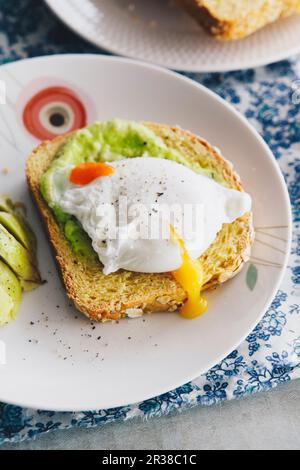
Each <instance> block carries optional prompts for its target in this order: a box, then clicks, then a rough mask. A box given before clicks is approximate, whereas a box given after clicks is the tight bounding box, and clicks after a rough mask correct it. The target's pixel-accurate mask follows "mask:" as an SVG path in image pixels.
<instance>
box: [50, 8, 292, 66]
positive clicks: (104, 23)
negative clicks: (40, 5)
mask: <svg viewBox="0 0 300 470" xmlns="http://www.w3.org/2000/svg"><path fill="white" fill-rule="evenodd" d="M46 2H47V4H48V5H49V6H50V7H51V9H52V10H53V11H54V12H55V13H56V14H57V15H58V16H59V17H60V18H61V19H62V20H63V21H64V22H65V23H66V24H67V25H68V26H69V27H71V28H72V29H73V30H74V31H75V32H77V33H78V34H81V35H82V36H83V37H84V38H85V39H87V40H89V41H91V42H92V43H94V44H96V45H97V46H99V47H102V48H104V49H107V50H109V51H112V52H113V53H115V54H119V55H123V56H126V57H132V58H135V59H140V60H144V61H148V62H151V63H155V64H159V65H163V66H165V67H168V68H171V69H176V70H185V71H194V72H221V71H227V70H238V69H244V68H248V67H257V66H259V65H264V64H269V63H271V62H276V61H278V60H281V59H285V58H287V57H289V56H291V55H293V54H296V53H298V52H300V16H294V17H291V18H286V19H283V20H280V21H278V22H276V23H274V24H272V25H269V26H267V27H265V28H264V29H262V30H261V31H258V32H257V33H255V34H253V35H252V36H250V37H248V38H246V39H244V40H242V41H236V42H229V43H221V42H219V41H216V40H215V39H213V38H211V37H209V36H208V35H207V34H206V33H205V32H203V31H202V30H201V28H200V27H199V26H198V24H197V23H196V22H195V21H194V20H193V19H192V18H191V17H190V16H189V15H187V14H186V13H185V12H184V11H182V10H181V9H180V8H178V7H176V6H175V2H174V1H172V0H171V1H170V0H151V1H149V0H132V1H131V0H64V1H61V0H46Z"/></svg>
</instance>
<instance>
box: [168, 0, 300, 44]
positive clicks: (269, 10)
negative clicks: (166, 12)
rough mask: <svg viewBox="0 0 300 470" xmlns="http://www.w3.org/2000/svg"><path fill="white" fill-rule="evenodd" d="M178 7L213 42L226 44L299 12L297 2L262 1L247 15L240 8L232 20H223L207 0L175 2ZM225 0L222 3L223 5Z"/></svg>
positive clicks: (299, 3) (297, 0) (299, 8)
mask: <svg viewBox="0 0 300 470" xmlns="http://www.w3.org/2000/svg"><path fill="white" fill-rule="evenodd" d="M177 3H178V5H179V6H181V7H183V8H185V9H186V11H187V12H188V13H190V14H191V15H192V16H193V17H194V18H195V20H196V21H198V23H199V24H200V25H201V26H202V27H203V28H204V29H205V30H206V31H208V32H209V33H210V34H211V35H213V36H214V37H216V38H217V39H220V40H223V41H228V40H235V39H242V38H244V37H246V36H249V35H250V34H252V33H254V32H255V31H257V30H258V29H260V28H262V27H264V26H266V25H267V24H269V23H272V22H274V21H276V20H278V19H279V18H281V17H286V16H290V15H292V14H294V13H299V12H300V1H299V0H265V1H263V2H258V4H257V7H256V8H254V5H253V9H252V10H251V12H249V14H247V15H245V14H243V13H244V12H243V7H242V5H241V6H240V8H239V14H238V15H236V17H232V18H229V17H227V18H226V15H221V11H220V12H219V13H218V12H217V11H216V9H214V8H213V6H212V5H210V1H207V0H177ZM225 3H226V0H224V4H225Z"/></svg>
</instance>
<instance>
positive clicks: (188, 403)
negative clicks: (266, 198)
mask: <svg viewBox="0 0 300 470" xmlns="http://www.w3.org/2000/svg"><path fill="white" fill-rule="evenodd" d="M16 4H17V8H16ZM70 52H77V53H78V52H82V53H83V52H89V53H91V52H95V53H99V50H98V49H95V48H94V47H92V46H90V45H89V44H87V43H86V42H85V41H83V40H81V39H80V38H78V37H77V36H76V35H74V34H73V33H72V32H70V31H69V30H68V29H67V28H65V27H64V26H63V25H62V24H61V23H60V21H59V20H57V19H56V18H55V17H54V16H53V15H52V14H51V13H50V12H49V11H48V9H47V7H46V6H45V5H44V3H43V2H42V1H38V2H37V1H36V0H17V1H15V0H14V1H8V0H0V60H1V63H7V62H10V61H14V60H18V59H22V58H26V57H33V56H40V55H48V54H55V53H70ZM189 76H190V77H191V78H193V79H195V80H197V81H199V82H201V83H203V84H204V85H205V86H207V87H209V88H211V89H212V90H214V91H215V92H216V93H218V94H219V95H221V96H222V97H223V98H225V99H226V100H227V101H229V102H231V103H232V104H233V105H234V106H235V107H236V108H237V109H238V110H239V111H241V112H242V113H244V114H245V116H246V117H247V118H248V119H249V120H250V122H251V123H252V124H253V125H254V126H255V127H256V129H257V130H258V131H259V132H260V133H261V134H262V135H263V137H264V138H265V140H266V141H267V142H268V144H269V145H270V147H271V149H272V151H273V152H274V154H275V156H276V158H277V159H278V161H279V164H280V167H281V169H282V171H283V173H284V176H285V179H286V182H287V185H288V189H289V193H290V196H291V200H292V205H293V217H294V236H293V245H292V254H291V258H290V263H289V268H288V270H287V273H286V276H285V279H284V282H283V284H282V286H281V289H280V291H279V292H278V294H277V296H276V298H275V300H274V301H273V303H272V305H271V307H270V309H269V310H268V311H267V312H266V314H265V316H264V318H263V320H262V321H261V322H260V323H259V324H258V325H257V327H256V328H255V329H254V331H253V332H252V334H251V335H250V336H248V338H247V339H246V340H245V342H244V343H243V344H242V345H241V346H240V347H239V349H238V350H236V351H233V352H232V354H230V356H229V357H227V358H226V359H224V360H223V361H222V362H221V363H220V364H218V365H217V366H215V367H214V368H213V369H212V370H210V371H209V372H207V374H205V375H204V376H202V377H200V378H199V379H197V380H196V381H194V382H192V383H189V384H187V385H184V386H182V387H180V388H178V389H177V390H174V391H172V392H169V393H166V394H164V395H162V396H160V397H158V398H153V399H151V400H148V401H146V402H144V403H140V404H137V405H134V406H127V407H122V408H118V409H110V410H101V411H96V412H89V413H53V412H46V411H37V412H36V411H32V410H25V409H21V408H18V407H14V406H9V405H6V404H0V443H3V442H8V441H14V442H17V441H21V440H24V439H27V438H34V437H36V436H38V435H40V434H43V433H46V432H49V431H52V430H56V429H66V428H70V427H92V426H100V425H103V424H105V423H109V422H112V421H119V420H129V419H132V418H134V417H142V418H150V417H152V416H160V415H162V414H167V413H170V412H171V411H173V410H176V409H181V410H182V409H186V408H189V407H192V406H196V405H213V404H215V403H218V402H220V401H222V400H226V399H227V400H228V399H232V398H238V397H243V396H246V395H249V394H253V393H256V392H259V391H263V390H268V389H271V388H273V387H275V386H277V385H279V384H281V383H284V382H287V381H289V380H292V379H295V378H299V377H300V307H299V296H300V264H299V255H300V230H299V223H300V60H299V61H297V59H294V60H292V61H283V62H280V63H277V64H274V65H271V66H268V67H263V68H259V69H256V70H246V71H240V72H232V73H226V74H206V75H200V74H189ZM297 80H299V82H297ZM297 86H298V91H297Z"/></svg>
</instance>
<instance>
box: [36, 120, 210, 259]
mask: <svg viewBox="0 0 300 470" xmlns="http://www.w3.org/2000/svg"><path fill="white" fill-rule="evenodd" d="M141 156H148V157H160V158H166V159H170V160H174V161H176V162H178V163H181V164H183V165H185V166H188V167H190V168H191V169H194V170H195V171H196V172H201V173H204V174H207V172H206V171H205V170H203V169H201V168H200V167H199V165H196V164H194V165H193V164H192V163H191V161H189V160H188V159H186V158H185V157H184V155H182V154H181V153H180V152H178V151H177V150H175V149H172V148H170V147H168V146H167V145H166V144H165V142H164V141H163V140H162V139H161V138H160V137H158V136H157V135H156V134H155V133H154V132H153V131H152V130H151V129H149V128H147V127H146V126H144V125H142V124H139V123H136V122H132V121H122V120H111V121H105V122H96V123H95V124H92V125H91V126H89V127H87V128H85V129H82V130H80V131H78V132H76V133H75V134H73V136H71V137H70V138H69V139H68V140H67V142H66V144H65V145H64V146H63V147H62V148H61V150H60V151H59V152H58V154H57V157H56V158H55V160H53V162H52V164H51V165H50V167H49V169H48V171H47V172H46V173H45V174H44V175H43V177H42V180H41V186H40V189H41V193H42V195H43V197H44V199H45V200H46V202H47V204H48V205H49V207H50V208H51V209H52V210H53V212H54V214H55V217H56V220H57V222H58V223H59V224H60V225H61V227H62V229H63V230H64V233H65V236H66V238H67V239H68V240H69V242H70V243H71V245H72V247H73V249H74V251H75V252H76V253H78V254H81V255H83V256H86V257H89V258H94V259H97V258H98V257H97V255H96V253H95V252H94V250H93V248H92V246H91V242H90V239H89V237H88V236H87V234H86V233H85V232H84V230H83V229H82V227H81V225H80V224H79V222H78V221H77V220H76V219H75V218H74V217H73V216H71V215H69V214H66V213H64V212H62V210H61V209H60V208H59V207H58V206H57V205H56V203H55V200H56V199H55V193H56V191H57V186H58V185H59V184H60V182H59V176H58V175H63V174H64V175H65V174H66V172H67V171H68V170H71V169H72V167H74V166H75V165H78V164H80V163H83V162H89V161H91V162H101V161H105V162H112V161H116V160H122V159H124V158H134V157H141ZM207 176H210V177H214V175H213V174H212V173H211V171H210V172H209V174H207Z"/></svg>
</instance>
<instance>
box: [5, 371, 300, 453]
mask: <svg viewBox="0 0 300 470" xmlns="http://www.w3.org/2000/svg"><path fill="white" fill-rule="evenodd" d="M11 449H19V450H21V449H36V450H37V449H53V450H54V449H69V450H72V449H95V450H102V449H104V450H128V449H130V450H136V449H146V450H151V449H158V450H170V449H174V450H177V449H178V450H186V449H192V450H200V449H243V450H246V449H270V450H273V449H285V450H288V449H293V450H294V449H300V380H297V381H294V382H290V383H288V384H285V385H281V386H280V387H278V388H277V389H275V390H273V391H271V392H268V393H261V394H258V395H256V396H253V397H251V398H247V399H245V400H235V401H232V402H226V403H224V404H222V405H219V406H214V407H210V408H204V407H198V408H194V409H192V410H189V411H186V412H183V413H180V414H178V413H177V414H174V415H171V416H167V417H163V418H159V419H153V420H150V421H147V422H141V421H138V420H136V421H131V422H127V423H116V424H109V425H106V426H104V427H102V428H98V429H91V430H70V431H57V432H54V433H52V434H48V435H47V436H43V437H40V438H39V439H38V440H36V441H31V442H27V443H23V444H20V445H11V444H10V445H8V444H7V445H5V446H3V447H1V450H11Z"/></svg>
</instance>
